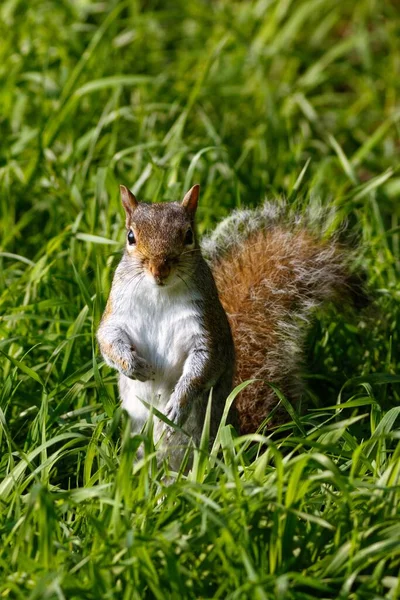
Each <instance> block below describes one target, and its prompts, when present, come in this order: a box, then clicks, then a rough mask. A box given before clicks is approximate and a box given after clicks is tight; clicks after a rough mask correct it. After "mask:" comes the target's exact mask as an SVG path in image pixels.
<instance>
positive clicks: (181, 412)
mask: <svg viewBox="0 0 400 600" xmlns="http://www.w3.org/2000/svg"><path fill="white" fill-rule="evenodd" d="M164 414H165V416H166V417H168V419H169V420H170V421H172V422H173V423H175V424H176V425H178V427H181V426H182V425H183V424H184V423H185V421H186V419H187V416H188V411H187V410H186V407H185V406H183V405H182V404H181V403H179V402H177V401H176V400H173V399H172V398H171V400H170V401H169V402H168V403H167V405H166V407H165V410H164ZM163 429H164V431H165V437H166V439H167V441H168V440H170V439H171V436H172V435H173V433H174V431H175V429H174V428H173V427H171V426H170V425H167V424H166V423H164V427H163Z"/></svg>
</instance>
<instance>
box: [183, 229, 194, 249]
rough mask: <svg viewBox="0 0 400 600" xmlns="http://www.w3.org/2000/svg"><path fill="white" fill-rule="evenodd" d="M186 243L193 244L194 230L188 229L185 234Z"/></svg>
mask: <svg viewBox="0 0 400 600" xmlns="http://www.w3.org/2000/svg"><path fill="white" fill-rule="evenodd" d="M185 244H186V245H187V246H191V245H192V244H193V231H192V230H191V229H188V230H187V232H186V235H185Z"/></svg>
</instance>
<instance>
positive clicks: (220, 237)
mask: <svg viewBox="0 0 400 600" xmlns="http://www.w3.org/2000/svg"><path fill="white" fill-rule="evenodd" d="M120 189H121V199H122V204H123V207H124V209H125V214H126V230H127V234H126V248H125V252H124V254H123V257H122V259H121V261H120V263H119V265H118V267H117V269H116V272H115V276H114V279H113V282H112V287H111V291H110V295H109V298H108V302H107V305H106V309H105V311H104V314H103V317H102V320H101V322H100V325H99V328H98V332H97V339H98V343H99V347H100V351H101V353H102V355H103V357H104V360H105V362H106V363H107V364H108V365H109V366H111V367H113V368H115V369H117V370H118V371H119V391H120V396H121V401H122V406H123V407H124V408H125V409H126V411H127V412H128V413H129V415H130V417H131V418H132V422H133V431H134V432H139V431H140V430H141V428H142V426H143V425H144V423H145V422H146V419H147V417H148V414H149V409H148V405H154V406H155V407H156V408H157V409H158V410H159V411H160V412H161V413H163V414H164V415H165V416H166V417H167V418H168V419H169V420H170V421H172V422H173V423H175V424H176V425H177V426H178V428H176V429H175V428H172V427H169V426H168V425H167V424H166V423H165V422H164V421H162V420H160V419H157V418H155V427H154V433H155V438H156V440H158V439H160V438H162V441H161V444H162V448H164V449H165V451H166V453H167V454H168V455H169V457H170V459H171V463H172V466H176V467H177V468H178V467H179V464H180V459H181V457H182V452H183V449H184V448H185V447H187V442H188V438H187V436H186V435H185V434H187V435H189V436H190V437H191V438H192V439H193V441H194V443H195V444H197V445H198V444H199V442H200V438H201V433H202V429H203V425H204V419H205V413H206V408H207V404H208V400H209V396H210V392H212V403H211V423H210V429H211V431H210V440H211V441H212V440H213V438H214V437H215V435H216V432H217V430H218V426H219V423H220V420H221V417H222V413H223V410H224V406H225V401H226V399H227V397H228V395H229V393H230V392H231V391H232V389H233V388H234V386H235V385H237V384H239V383H241V382H242V381H246V380H248V379H256V380H258V381H256V382H254V383H253V384H252V385H249V386H247V388H245V389H244V390H242V391H241V393H240V394H239V395H238V397H237V398H236V402H235V405H234V406H233V407H232V409H231V413H230V416H229V422H230V423H232V424H233V425H234V426H235V427H236V428H237V429H238V430H239V431H240V433H253V432H255V431H256V430H257V429H258V428H259V426H260V425H261V424H262V423H263V421H264V419H265V418H266V417H267V415H268V413H269V412H270V411H271V409H272V408H273V407H274V406H275V405H276V404H277V398H276V395H275V393H274V391H273V390H272V389H271V387H269V386H268V384H267V383H266V382H273V383H274V384H276V385H277V387H278V388H279V389H280V390H281V391H282V392H283V393H284V394H285V395H287V397H288V398H289V399H291V400H294V401H295V400H296V399H297V398H298V397H299V395H300V394H301V389H302V386H301V378H300V374H299V373H300V365H301V363H302V345H303V341H304V337H305V333H306V330H307V327H306V325H307V323H308V322H309V321H310V319H311V317H312V314H313V312H315V309H316V308H318V307H319V306H320V305H321V304H322V303H324V302H325V301H330V300H335V299H336V300H340V302H343V301H344V300H345V299H351V298H352V297H353V298H354V299H355V302H357V298H359V299H360V298H362V297H363V294H362V290H361V284H360V280H359V279H358V278H357V277H356V276H354V275H353V274H352V273H351V270H350V268H349V267H350V258H349V252H348V251H346V249H345V248H343V247H342V246H341V245H340V244H339V242H338V240H337V239H336V237H334V236H333V237H332V236H331V237H330V238H329V239H323V238H322V236H321V235H320V234H319V233H318V232H317V233H316V232H315V231H313V228H312V227H311V226H310V224H309V223H307V219H306V218H303V220H302V219H301V218H300V217H299V216H298V215H292V216H291V215H290V210H289V209H288V207H287V206H286V205H285V204H284V203H281V204H279V203H278V202H265V203H264V205H262V206H261V207H259V208H256V209H253V210H250V209H247V210H236V211H234V212H233V214H232V215H231V216H229V217H227V218H226V219H224V220H223V221H222V222H221V223H220V224H219V225H218V226H217V228H216V229H215V230H214V232H213V233H212V234H211V235H210V236H208V237H206V238H205V239H204V240H203V242H202V244H201V245H200V243H199V240H198V235H197V231H196V226H195V215H196V209H197V205H198V198H199V189H200V186H199V185H198V184H196V185H194V186H193V187H192V188H191V189H190V190H189V191H188V192H187V193H186V195H185V196H184V198H183V200H182V202H180V203H179V202H169V203H160V204H147V203H144V202H138V201H137V200H136V198H135V196H134V195H133V193H132V192H131V191H130V190H129V189H128V188H126V187H125V186H120ZM142 400H143V401H144V402H145V403H146V404H145V403H143V402H142ZM172 448H173V449H174V450H172Z"/></svg>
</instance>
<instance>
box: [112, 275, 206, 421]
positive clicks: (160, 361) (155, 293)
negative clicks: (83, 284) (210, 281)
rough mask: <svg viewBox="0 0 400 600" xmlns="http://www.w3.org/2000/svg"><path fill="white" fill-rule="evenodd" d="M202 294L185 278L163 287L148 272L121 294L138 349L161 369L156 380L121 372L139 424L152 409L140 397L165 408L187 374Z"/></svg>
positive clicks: (120, 307)
mask: <svg viewBox="0 0 400 600" xmlns="http://www.w3.org/2000/svg"><path fill="white" fill-rule="evenodd" d="M198 299H199V297H198V296H196V294H195V293H193V292H191V291H190V290H189V289H188V288H187V286H186V285H184V284H183V283H180V282H179V283H178V284H176V285H175V286H172V287H169V286H162V287H159V286H156V285H155V284H154V283H153V282H152V281H151V280H150V279H149V278H147V277H145V278H144V279H143V280H142V281H141V282H140V284H139V285H138V286H137V287H135V283H133V284H132V286H126V288H125V291H124V294H123V297H121V295H120V294H119V297H118V304H117V306H115V308H116V313H117V314H118V316H119V318H120V319H121V322H122V323H124V328H125V330H126V332H127V333H128V335H129V337H130V338H131V339H132V344H133V346H134V347H135V348H136V351H137V353H138V354H139V356H141V357H142V358H144V359H145V360H146V361H147V362H148V363H149V364H150V365H151V366H152V367H153V368H154V370H155V373H156V374H155V378H154V380H152V381H146V382H140V381H137V380H132V379H129V378H127V377H125V376H124V375H120V394H121V400H122V404H123V406H124V408H125V409H126V410H127V411H128V412H129V413H130V415H131V417H132V419H133V420H134V423H135V424H136V428H140V427H141V425H142V424H143V422H144V420H145V418H146V416H147V413H148V411H147V409H146V408H145V407H144V405H143V404H142V402H140V399H142V400H145V401H146V402H148V403H149V404H154V405H155V406H157V408H159V409H160V410H162V409H163V408H164V407H165V405H166V403H167V402H168V399H169V397H170V395H171V393H172V391H173V389H174V387H175V385H176V383H177V382H178V380H179V378H180V376H181V375H182V371H183V366H184V364H185V361H186V359H187V357H188V355H189V353H190V350H191V349H192V348H193V347H194V344H195V342H196V340H197V339H198V338H199V336H200V335H201V333H202V332H201V315H200V309H199V307H198V304H196V303H195V301H196V300H198ZM113 305H114V302H113Z"/></svg>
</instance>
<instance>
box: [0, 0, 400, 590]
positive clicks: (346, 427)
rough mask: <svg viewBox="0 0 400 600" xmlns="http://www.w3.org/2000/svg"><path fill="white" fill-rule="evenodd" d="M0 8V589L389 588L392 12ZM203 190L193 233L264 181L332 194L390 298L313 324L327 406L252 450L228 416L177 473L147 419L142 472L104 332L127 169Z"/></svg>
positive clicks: (394, 463)
mask: <svg viewBox="0 0 400 600" xmlns="http://www.w3.org/2000/svg"><path fill="white" fill-rule="evenodd" d="M0 17H1V18H0V23H1V24H0V28H1V35H2V44H1V45H0V83H1V85H0V106H1V117H0V130H1V138H2V142H3V143H2V144H1V145H0V189H1V194H0V211H1V219H0V228H1V229H0V231H1V249H0V263H1V264H0V291H1V296H0V307H1V308H0V315H1V316H0V350H1V353H2V354H1V359H0V360H1V373H2V375H1V378H2V386H1V390H0V397H1V403H0V409H1V412H0V436H1V437H0V443H1V450H2V451H1V459H0V473H1V482H0V497H1V504H0V514H1V520H0V536H1V540H2V544H1V553H0V572H1V577H0V593H1V594H2V597H10V598H24V599H25V598H51V599H53V598H77V599H78V598H79V599H82V598H99V597H100V598H124V599H128V598H129V599H130V598H147V597H149V598H150V597H156V598H165V597H188V598H199V597H200V598H213V597H216V598H248V597H251V598H253V597H255V598H274V599H281V598H282V599H290V598H316V597H318V598H341V599H342V598H343V599H345V598H357V599H358V598H371V599H372V598H373V599H376V598H390V599H395V598H398V597H399V595H400V584H399V579H398V572H399V550H398V547H399V546H398V539H399V533H400V531H399V528H400V524H399V513H398V500H399V498H398V494H399V487H398V486H399V481H398V479H399V468H400V467H399V465H400V462H399V447H398V436H399V433H398V421H396V419H397V417H398V412H399V409H398V400H399V397H398V378H397V377H396V373H398V372H399V351H398V348H399V333H398V332H399V327H398V322H399V318H398V311H399V309H398V305H399V303H398V299H399V293H400V291H399V284H398V272H399V208H398V203H397V198H398V194H399V191H400V178H399V175H398V164H399V160H398V148H399V136H398V132H399V130H398V122H399V121H398V118H399V113H398V87H399V83H398V81H399V78H398V74H397V73H398V60H399V58H398V57H399V36H398V33H399V24H400V19H399V14H398V8H397V7H396V4H395V3H394V2H393V3H391V2H386V3H380V2H374V1H366V0H361V1H359V2H357V3H355V4H354V5H352V4H351V3H350V4H345V3H338V2H336V1H333V0H317V1H315V2H310V1H306V0H303V1H302V0H298V1H295V2H267V1H265V0H258V1H256V2H247V1H246V2H240V3H239V2H225V1H221V0H220V1H218V2H213V3H212V4H211V3H208V2H202V1H200V0H196V1H195V2H191V3H190V4H187V3H183V2H181V1H178V2H174V3H172V2H171V3H169V2H165V3H162V4H161V3H158V2H155V1H154V2H148V3H146V5H144V4H142V3H139V2H109V3H105V4H96V3H90V2H88V3H84V2H82V3H70V2H61V3H56V2H53V1H52V0H48V1H47V2H46V1H45V2H43V1H41V2H39V1H36V2H35V1H34V2H32V3H30V4H29V6H25V5H24V4H23V3H22V2H19V1H18V0H17V1H15V0H13V1H11V0H6V1H5V2H3V3H2V5H1V7H0ZM195 181H200V183H201V184H202V198H201V207H200V211H199V227H200V230H201V231H202V232H203V231H205V230H206V229H207V228H209V227H211V226H213V225H214V223H215V222H216V221H217V219H219V218H221V217H223V216H224V215H226V214H228V212H229V211H230V210H232V208H234V207H237V206H242V205H246V206H247V205H256V204H257V203H259V202H260V201H261V200H262V198H263V197H264V195H265V194H267V195H268V196H274V195H280V194H284V195H285V196H288V197H289V198H290V199H291V201H293V202H298V204H299V206H301V205H302V204H309V203H315V205H316V206H317V205H318V204H319V203H320V202H322V203H323V204H325V205H327V206H334V207H336V211H337V212H336V219H335V221H334V222H333V225H332V226H333V227H336V226H338V224H339V223H340V221H341V220H342V219H343V218H347V220H348V222H349V225H350V227H349V230H350V231H351V232H354V236H355V238H356V239H357V244H358V245H359V247H360V249H359V253H358V254H359V262H360V266H361V267H362V268H363V269H364V270H365V272H366V273H367V277H368V281H369V284H370V286H371V289H373V290H374V296H375V304H374V308H373V310H372V312H371V313H370V314H369V315H357V316H356V319H353V320H351V319H349V318H348V317H347V316H340V315H338V314H337V313H334V312H333V310H331V311H330V312H328V313H327V314H325V315H321V316H320V318H319V319H318V321H317V322H316V323H315V325H314V326H313V329H312V331H311V332H310V335H309V340H308V358H309V360H308V364H307V366H305V375H306V376H307V384H308V396H309V401H310V404H311V406H312V407H313V409H312V410H309V412H308V413H307V414H306V415H305V416H301V415H300V414H297V413H295V415H296V419H295V422H292V421H290V422H289V423H288V424H287V425H285V426H283V427H281V428H280V429H279V430H278V431H272V432H268V434H266V433H265V435H264V437H263V436H261V434H260V436H259V437H254V438H251V439H252V440H253V443H252V444H251V443H250V439H248V438H239V439H236V438H235V437H234V434H233V432H232V431H231V430H230V429H229V428H223V429H222V430H221V432H220V436H219V443H220V444H221V447H222V455H221V456H220V457H218V459H217V458H215V456H211V458H208V457H207V456H204V455H203V454H201V455H199V457H198V460H197V462H196V469H195V470H194V472H193V474H192V475H191V476H190V477H189V479H186V478H185V477H184V476H183V475H180V476H179V477H178V479H177V481H175V482H174V483H173V484H172V485H170V486H168V487H166V486H165V485H164V483H163V476H164V475H165V469H166V467H165V466H160V467H157V463H156V461H155V458H154V452H153V450H154V449H153V448H152V445H151V442H150V441H149V438H148V436H146V435H144V439H145V444H146V457H145V459H144V460H143V461H142V462H139V463H138V464H137V465H136V466H135V468H134V474H133V475H132V474H131V465H132V462H133V459H134V457H135V453H136V450H137V447H138V445H139V443H140V441H141V438H140V439H139V438H137V437H136V438H130V436H129V430H128V424H127V422H126V420H125V416H124V415H121V412H120V409H119V408H118V399H117V396H116V389H115V376H114V374H113V373H112V372H111V371H109V370H107V369H106V368H105V367H104V366H103V365H102V364H101V362H100V361H99V360H98V356H97V352H96V348H95V343H94V335H93V334H94V330H95V327H96V325H97V323H98V321H99V318H100V315H101V311H102V309H103V306H104V302H105V299H106V296H107V292H108V289H109V285H110V281H111V277H112V272H113V269H114V268H115V266H116V264H117V262H118V260H119V256H120V249H121V242H122V236H123V233H122V232H123V216H122V212H121V210H120V206H119V198H118V184H119V183H126V184H127V185H130V186H131V187H132V189H133V190H134V192H135V193H137V194H138V196H139V198H143V199H148V200H154V201H161V200H165V199H176V198H178V197H180V196H181V195H182V193H183V191H184V190H185V189H186V188H188V187H189V186H190V185H191V184H192V183H194V182H195ZM357 377H360V378H361V379H357ZM349 380H350V382H349ZM343 385H345V387H343V389H342V386H343ZM341 390H342V391H341ZM336 403H339V406H336ZM329 406H335V408H327V407H329ZM296 421H297V424H296ZM299 423H300V424H301V428H300V429H302V430H303V431H304V433H303V434H300V430H299V427H298V425H299ZM149 426H150V425H149Z"/></svg>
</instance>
